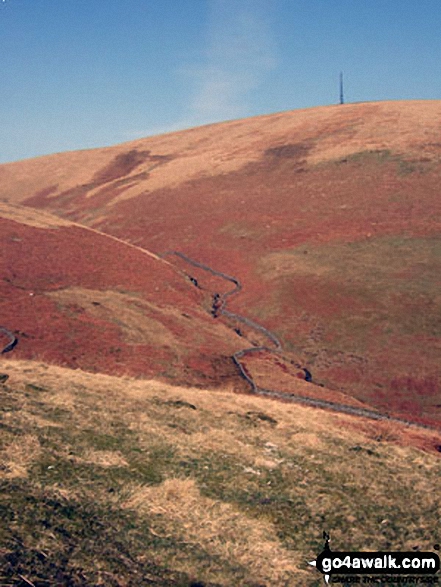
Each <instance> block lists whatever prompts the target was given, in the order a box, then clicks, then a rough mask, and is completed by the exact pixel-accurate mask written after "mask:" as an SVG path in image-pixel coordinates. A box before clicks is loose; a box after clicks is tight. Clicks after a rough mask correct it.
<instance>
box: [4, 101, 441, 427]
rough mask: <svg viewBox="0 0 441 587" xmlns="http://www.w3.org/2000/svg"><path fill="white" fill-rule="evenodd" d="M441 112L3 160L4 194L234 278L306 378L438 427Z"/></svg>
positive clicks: (375, 107) (291, 119)
mask: <svg viewBox="0 0 441 587" xmlns="http://www.w3.org/2000/svg"><path fill="white" fill-rule="evenodd" d="M440 121H441V102H439V101H426V102H397V103H394V102H390V103H370V104H354V105H346V106H343V107H327V108H318V109H311V110H303V111H294V112H287V113H281V114H276V115H271V116H263V117H258V118H253V119H248V120H241V121H234V122H229V123H225V124H219V125H211V126H207V127H202V128H198V129H192V130H190V131H186V132H180V133H172V134H169V135H164V136H162V137H152V138H148V139H142V140H140V141H135V142H133V143H129V144H126V145H119V146H117V147H114V148H109V149H99V150H96V151H86V152H84V151H83V152H77V153H65V154H59V155H53V156H50V157H43V158H39V159H35V160H30V161H25V162H20V163H14V164H9V165H3V166H1V167H0V177H1V185H0V196H1V197H3V198H10V199H11V200H16V199H19V200H22V201H24V202H25V203H26V204H27V205H30V206H36V207H39V208H48V209H50V210H52V211H55V212H56V213H57V214H60V215H63V216H65V217H70V218H73V219H75V220H77V221H80V222H83V223H86V224H89V225H91V226H95V227H98V228H100V229H101V230H103V231H105V232H109V233H112V234H114V235H116V236H119V237H121V238H123V239H127V240H130V241H131V242H134V243H137V244H140V245H141V246H144V247H146V248H148V249H150V250H153V251H155V252H162V251H165V250H169V249H178V250H181V251H184V252H186V253H187V254H189V255H191V256H193V257H195V258H197V259H200V260H201V261H204V262H206V263H209V264H211V265H212V266H213V267H216V268H218V269H220V270H223V271H225V272H227V273H231V274H234V275H236V276H237V277H238V278H240V279H241V280H242V282H243V283H244V286H245V287H244V290H243V291H242V292H241V294H240V296H237V297H236V298H235V299H234V300H232V306H233V307H235V308H237V309H238V310H240V311H242V312H244V313H247V314H248V315H250V316H251V317H255V318H257V319H261V320H263V322H264V323H265V324H266V325H267V326H268V327H270V328H272V329H273V330H275V331H276V332H277V333H278V334H279V335H280V336H281V337H282V338H283V342H284V344H285V347H286V348H287V349H289V350H291V351H292V353H293V356H294V358H295V359H297V360H298V361H300V362H303V363H304V364H306V365H307V366H308V368H309V369H310V371H311V372H312V373H313V376H314V378H315V380H316V381H321V382H323V383H325V384H326V386H327V387H333V388H336V389H338V390H341V391H343V392H345V393H347V394H353V395H354V396H356V397H357V398H358V399H360V400H363V401H368V402H370V403H372V404H373V405H375V406H377V407H378V408H380V409H383V410H384V409H387V410H390V411H393V412H400V413H404V414H406V415H407V416H417V417H420V418H423V419H431V420H432V421H433V420H435V421H438V422H439V421H440V420H441V387H440V381H441V372H440V360H439V358H440V344H441V343H440V332H439V315H440V312H441V298H440V297H439V295H438V294H437V291H439V286H440V283H439V275H440V272H439V269H438V266H439V249H440V247H439V234H440V222H439V218H441V210H440V199H439V195H438V194H439V181H440V175H441V162H440V161H441V158H440V143H439V138H438V135H439V131H438V129H439V125H440ZM268 253H270V254H273V253H274V254H277V255H279V257H277V258H278V259H279V260H280V259H282V258H283V259H284V261H283V263H282V264H281V266H280V267H279V266H278V265H277V264H276V265H274V267H272V269H271V272H269V271H268V267H269V265H270V262H271V261H273V260H274V259H275V257H271V256H270V257H269V256H268ZM307 255H310V257H311V259H310V260H309V261H306V258H307ZM286 259H291V265H290V266H289V267H288V265H289V263H288V264H287V262H286ZM300 259H302V263H299V261H300ZM348 261H349V262H348ZM389 263H391V271H387V268H388V267H389ZM277 267H279V269H278V272H277V271H276V269H277ZM263 268H265V269H266V270H267V273H266V275H265V274H264V272H263ZM274 383H277V385H279V381H278V379H277V375H276V374H275V376H274ZM281 383H282V382H281ZM263 384H264V385H266V386H268V384H267V382H266V381H264V382H263ZM287 385H288V387H289V385H290V382H289V381H288V384H287Z"/></svg>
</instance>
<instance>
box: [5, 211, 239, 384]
mask: <svg viewBox="0 0 441 587" xmlns="http://www.w3.org/2000/svg"><path fill="white" fill-rule="evenodd" d="M0 227H1V230H0V244H1V249H2V256H1V259H0V313H1V319H0V325H1V326H4V327H6V328H9V329H10V330H11V331H13V332H15V334H16V335H17V336H18V338H19V344H18V346H17V347H16V349H15V351H14V354H15V355H17V356H18V357H19V358H26V359H36V358H38V359H43V360H46V361H48V362H53V363H55V364H61V365H65V366H69V367H79V368H82V369H86V370H91V371H100V372H104V373H111V374H131V375H134V376H136V375H144V376H157V377H158V376H163V377H165V378H168V379H173V380H175V381H179V382H180V383H181V382H183V381H186V382H189V383H197V382H199V383H201V382H204V383H205V384H206V385H210V384H214V385H218V384H219V378H222V376H224V377H225V378H226V379H228V378H231V379H232V380H237V379H239V378H238V377H237V374H236V372H235V369H234V366H233V365H232V362H231V360H228V357H229V355H231V354H232V353H233V352H234V351H235V350H238V349H239V348H241V347H240V344H241V341H240V339H239V340H237V339H238V336H237V335H235V334H234V333H233V332H231V331H230V330H229V329H227V327H226V326H224V325H222V324H218V323H216V322H214V321H213V320H212V318H211V317H210V315H209V313H208V312H207V311H206V310H204V309H203V307H202V306H203V304H204V301H205V296H204V294H203V293H202V292H201V291H200V290H198V289H196V288H195V287H194V286H193V285H192V284H191V283H190V281H189V280H188V279H187V278H186V277H185V275H184V274H182V273H179V272H178V271H176V269H175V268H173V267H172V266H171V265H170V264H169V263H167V262H166V261H164V260H161V259H158V258H157V257H156V256H154V255H152V254H150V253H149V252H148V251H144V250H142V249H138V248H137V247H134V246H130V245H128V244H126V243H124V242H119V241H118V240H117V239H114V238H112V237H110V238H109V237H108V236H106V235H103V234H99V233H97V232H96V231H93V230H90V229H87V228H84V227H81V226H78V225H74V224H69V223H66V222H64V221H58V220H57V219H56V218H54V217H51V216H50V215H48V214H42V213H40V212H37V211H31V210H29V209H26V208H22V207H19V206H17V207H16V206H11V205H6V204H0ZM2 343H3V340H2V341H0V345H1V344H2ZM204 357H205V359H204ZM223 360H224V363H222V361H223ZM190 364H191V365H192V367H190ZM184 374H185V375H184Z"/></svg>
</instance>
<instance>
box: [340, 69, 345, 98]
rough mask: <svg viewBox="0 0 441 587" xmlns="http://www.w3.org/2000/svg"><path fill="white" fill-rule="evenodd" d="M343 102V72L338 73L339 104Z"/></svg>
mask: <svg viewBox="0 0 441 587" xmlns="http://www.w3.org/2000/svg"><path fill="white" fill-rule="evenodd" d="M344 103H345V96H344V93H343V73H340V104H344Z"/></svg>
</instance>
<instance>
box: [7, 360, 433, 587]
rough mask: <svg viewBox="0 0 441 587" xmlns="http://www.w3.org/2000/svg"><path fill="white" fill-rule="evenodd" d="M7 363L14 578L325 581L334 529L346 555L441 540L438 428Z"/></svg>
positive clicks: (124, 582)
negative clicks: (323, 556) (326, 546)
mask: <svg viewBox="0 0 441 587" xmlns="http://www.w3.org/2000/svg"><path fill="white" fill-rule="evenodd" d="M0 370H1V372H2V374H5V375H9V378H6V377H2V378H1V380H2V381H3V383H1V384H0V395H1V398H0V406H1V408H0V409H1V414H2V420H1V425H0V441H1V444H0V447H1V463H2V464H1V475H2V480H1V496H0V516H1V523H0V533H1V534H0V555H1V556H0V561H1V562H0V582H2V581H3V583H4V584H5V585H25V584H29V585H32V584H34V585H38V586H40V585H44V586H46V585H72V586H77V585H78V586H80V585H81V586H84V585H106V586H121V587H122V586H135V585H136V586H137V587H139V586H143V585H181V586H185V585H186V586H190V585H193V586H197V585H199V586H201V585H206V586H209V585H211V586H214V585H225V586H227V585H228V586H231V585H240V586H241V585H243V586H245V585H246V586H255V587H257V586H263V585H276V586H279V585H280V586H297V585H305V586H318V585H321V584H322V578H321V577H320V576H319V574H318V573H317V572H316V571H315V570H314V569H313V568H311V567H308V565H307V563H308V561H310V560H311V559H312V558H314V557H315V555H316V554H318V553H319V551H320V549H321V547H322V532H323V530H327V531H328V532H330V534H331V537H332V542H333V547H334V548H335V549H338V550H357V549H362V550H375V549H383V550H387V549H393V550H400V549H402V550H409V549H418V548H419V549H424V550H427V549H428V550H431V549H433V545H434V544H435V543H437V542H438V543H439V542H441V535H440V529H439V519H440V515H441V494H440V492H439V479H440V474H441V459H440V454H439V452H437V448H436V447H437V446H439V444H440V443H441V441H440V439H439V437H438V438H437V437H436V435H435V434H434V433H431V432H425V431H419V430H417V429H416V428H406V427H399V426H397V425H392V424H391V423H377V422H369V421H367V420H363V419H361V418H360V419H353V418H350V417H349V416H344V415H337V414H331V413H327V412H324V411H320V410H314V409H312V408H307V407H300V406H295V405H287V404H281V403H277V402H272V401H269V400H264V399H259V398H254V397H250V396H241V395H235V394H232V393H227V392H215V393H213V392H212V391H211V392H205V391H202V390H200V389H191V388H186V389H183V388H177V387H171V386H167V385H165V384H163V383H158V382H155V381H142V380H136V379H129V378H116V377H110V376H105V375H96V374H95V375H94V374H90V373H85V372H82V371H80V370H75V371H71V370H68V369H63V368H60V367H54V366H46V365H44V364H41V363H35V362H24V361H21V362H19V361H8V362H4V363H3V365H2V366H1V369H0ZM411 444H413V446H411ZM418 447H419V448H418Z"/></svg>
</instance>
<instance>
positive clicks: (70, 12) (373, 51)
mask: <svg viewBox="0 0 441 587" xmlns="http://www.w3.org/2000/svg"><path fill="white" fill-rule="evenodd" d="M0 47H1V61H0V63H1V66H0V71H1V78H0V104H1V109H0V162H4V161H12V160H15V159H21V158H24V157H32V156H35V155H40V154H46V153H52V152H56V151H64V150H72V149H80V148H90V147H97V146H104V145H112V144H115V143H119V142H123V141H128V140H131V139H135V138H139V137H144V136H148V135H151V134H158V133H162V132H168V131H170V130H176V129H180V128H186V127H191V126H195V125H199V124H204V123H207V122H215V121H220V120H226V119H231V118H242V117H246V116H253V115H257V114H266V113H271V112H277V111H281V110H291V109H296V108H307V107H312V106H318V105H324V104H332V103H336V102H338V98H339V88H338V78H339V73H340V71H343V72H344V79H345V94H346V100H347V101H348V102H358V101H370V100H396V99H441V0H0Z"/></svg>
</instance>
